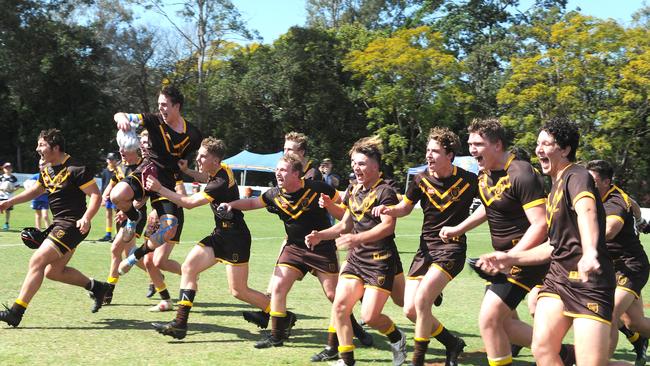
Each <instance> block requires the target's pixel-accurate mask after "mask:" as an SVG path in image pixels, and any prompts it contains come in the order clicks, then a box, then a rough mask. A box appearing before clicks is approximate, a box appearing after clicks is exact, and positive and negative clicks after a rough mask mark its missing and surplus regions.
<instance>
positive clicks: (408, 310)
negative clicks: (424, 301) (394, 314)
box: [402, 304, 417, 321]
mask: <svg viewBox="0 0 650 366" xmlns="http://www.w3.org/2000/svg"><path fill="white" fill-rule="evenodd" d="M402 310H403V312H404V316H405V317H406V318H408V319H409V320H411V321H413V320H414V319H416V318H417V310H416V308H415V305H414V304H408V305H406V306H404V308H403V309H402Z"/></svg>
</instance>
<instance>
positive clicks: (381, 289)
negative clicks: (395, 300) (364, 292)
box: [363, 284, 390, 295]
mask: <svg viewBox="0 0 650 366" xmlns="http://www.w3.org/2000/svg"><path fill="white" fill-rule="evenodd" d="M363 288H371V289H375V290H377V291H381V292H385V293H387V294H389V295H390V290H386V289H385V288H381V287H378V286H373V285H368V284H365V285H363Z"/></svg>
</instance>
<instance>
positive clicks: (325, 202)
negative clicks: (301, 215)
mask: <svg viewBox="0 0 650 366" xmlns="http://www.w3.org/2000/svg"><path fill="white" fill-rule="evenodd" d="M332 203H333V201H332V198H331V197H330V196H328V195H326V194H325V193H321V194H320V197H319V198H318V207H320V208H328V207H330V206H331V205H332Z"/></svg>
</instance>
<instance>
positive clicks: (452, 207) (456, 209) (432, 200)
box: [373, 128, 477, 366]
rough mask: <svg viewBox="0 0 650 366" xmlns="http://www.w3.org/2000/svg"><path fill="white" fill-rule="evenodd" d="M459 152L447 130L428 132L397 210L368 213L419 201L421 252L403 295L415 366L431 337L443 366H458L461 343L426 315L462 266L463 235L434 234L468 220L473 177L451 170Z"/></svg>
mask: <svg viewBox="0 0 650 366" xmlns="http://www.w3.org/2000/svg"><path fill="white" fill-rule="evenodd" d="M459 150H460V140H459V139H458V136H456V134H454V133H453V132H451V131H450V130H448V129H446V128H433V129H431V131H430V133H429V140H428V143H427V149H426V160H427V164H428V167H427V171H425V172H422V173H419V174H417V175H416V176H415V177H414V178H413V181H412V183H411V184H410V186H409V188H408V190H407V192H406V194H405V195H404V197H403V200H402V201H401V202H400V203H399V204H398V205H396V206H385V205H379V206H377V207H375V208H373V214H374V215H375V216H379V215H389V216H393V217H403V216H406V215H408V214H410V213H411V212H412V211H413V207H415V203H416V202H418V201H419V202H420V207H422V211H423V213H424V221H423V223H422V235H421V236H420V247H419V248H418V251H417V253H416V254H415V257H414V258H413V262H412V263H411V268H410V270H409V273H408V276H407V278H406V288H405V294H404V314H405V315H406V317H407V318H408V319H409V320H411V321H412V322H414V323H415V352H414V353H413V361H412V364H413V365H415V366H423V365H424V359H425V355H426V352H427V347H428V345H429V339H430V338H431V337H434V338H435V339H436V340H438V341H439V342H440V343H442V344H443V345H444V346H445V349H446V361H445V365H446V366H456V365H458V356H460V354H461V353H462V351H463V348H464V347H465V342H464V341H463V339H461V338H459V337H456V336H454V335H453V334H451V333H450V332H449V331H448V330H447V329H446V328H445V327H444V326H443V325H442V323H441V322H440V321H439V320H438V319H437V318H436V317H434V316H433V314H432V313H431V308H432V306H433V303H434V300H435V299H436V298H437V297H438V296H439V295H440V294H441V293H442V290H443V289H444V288H445V286H447V284H448V283H449V282H450V281H451V280H452V279H454V278H455V277H456V276H457V275H458V274H459V273H460V272H461V271H462V269H463V266H464V264H465V252H466V251H467V238H466V237H465V235H461V236H460V237H457V238H451V239H450V240H449V241H448V242H447V243H445V242H443V241H442V240H441V239H440V236H439V235H438V232H439V231H440V228H442V227H443V226H445V225H456V224H459V223H461V222H462V221H463V220H464V219H466V218H467V216H469V208H470V206H471V204H472V200H473V199H474V197H475V196H476V194H477V191H476V190H477V184H476V175H475V174H473V173H470V172H467V171H465V170H463V169H461V168H458V167H456V166H454V165H452V162H453V160H454V157H455V156H456V153H457V152H458V151H459Z"/></svg>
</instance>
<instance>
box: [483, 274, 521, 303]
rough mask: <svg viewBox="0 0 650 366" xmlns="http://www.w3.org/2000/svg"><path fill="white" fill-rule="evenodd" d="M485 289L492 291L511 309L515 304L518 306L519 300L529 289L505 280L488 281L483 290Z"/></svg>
mask: <svg viewBox="0 0 650 366" xmlns="http://www.w3.org/2000/svg"><path fill="white" fill-rule="evenodd" d="M487 290H490V291H492V292H493V293H494V294H495V295H497V296H498V297H499V298H500V299H501V300H502V301H503V303H504V304H506V305H508V307H509V308H510V309H512V310H515V309H516V308H517V306H519V303H520V302H521V300H523V299H524V297H526V294H528V292H529V290H526V289H525V288H523V287H521V286H519V285H517V284H514V283H512V282H509V281H507V280H506V281H500V282H493V283H488V284H487V285H486V286H485V291H487Z"/></svg>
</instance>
